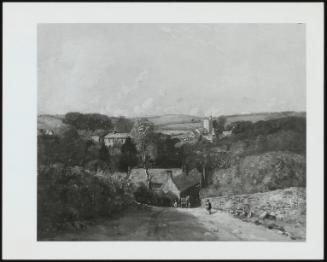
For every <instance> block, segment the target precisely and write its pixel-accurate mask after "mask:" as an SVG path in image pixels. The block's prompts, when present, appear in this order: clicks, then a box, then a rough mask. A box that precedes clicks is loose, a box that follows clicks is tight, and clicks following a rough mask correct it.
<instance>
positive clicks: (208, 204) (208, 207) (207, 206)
mask: <svg viewBox="0 0 327 262" xmlns="http://www.w3.org/2000/svg"><path fill="white" fill-rule="evenodd" d="M205 207H206V210H207V211H208V213H209V215H211V203H210V201H209V199H207V201H206V204H205Z"/></svg>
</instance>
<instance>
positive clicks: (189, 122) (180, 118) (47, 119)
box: [38, 111, 306, 132]
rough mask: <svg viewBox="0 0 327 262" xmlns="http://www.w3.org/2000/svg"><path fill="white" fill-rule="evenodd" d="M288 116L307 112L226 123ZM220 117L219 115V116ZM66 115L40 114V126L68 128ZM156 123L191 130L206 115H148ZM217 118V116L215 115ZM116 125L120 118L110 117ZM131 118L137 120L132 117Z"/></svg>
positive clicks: (247, 117) (163, 127) (228, 117)
mask: <svg viewBox="0 0 327 262" xmlns="http://www.w3.org/2000/svg"><path fill="white" fill-rule="evenodd" d="M288 116H298V117H305V116H306V113H305V112H291V111H290V112H271V113H269V112H268V113H251V114H237V115H226V116H225V117H226V125H228V124H230V123H232V122H236V121H251V122H257V121H260V120H269V119H275V118H282V117H288ZM217 117H218V116H217ZM63 118H64V115H39V116H38V128H45V129H54V130H53V131H54V132H56V130H58V128H59V129H60V128H67V127H68V125H66V124H64V123H63V121H62V119H63ZM146 118H147V119H149V120H150V121H151V122H152V123H153V124H154V125H155V128H156V130H157V131H160V130H165V131H167V130H176V131H189V130H194V129H196V128H200V127H202V125H203V124H202V121H203V119H205V117H200V116H192V115H184V114H167V115H160V116H149V117H146ZM214 118H216V116H214ZM110 119H111V120H112V122H113V124H114V126H115V125H116V123H117V121H118V119H119V118H117V117H110ZM130 120H132V121H133V120H135V119H134V118H130Z"/></svg>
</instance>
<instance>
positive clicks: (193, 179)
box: [161, 169, 201, 206]
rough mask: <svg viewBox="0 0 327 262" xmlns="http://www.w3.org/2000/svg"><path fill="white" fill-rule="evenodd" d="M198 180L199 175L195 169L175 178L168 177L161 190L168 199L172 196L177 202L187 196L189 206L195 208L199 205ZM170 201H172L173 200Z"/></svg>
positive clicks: (199, 178)
mask: <svg viewBox="0 0 327 262" xmlns="http://www.w3.org/2000/svg"><path fill="white" fill-rule="evenodd" d="M200 180H201V174H200V172H198V171H197V170H196V169H194V170H192V171H191V172H189V173H188V174H187V175H186V174H185V173H181V174H179V175H177V176H175V177H173V176H172V175H170V176H169V177H168V180H167V182H166V183H165V184H164V185H163V186H162V188H161V190H162V191H163V192H164V193H165V194H167V195H168V196H169V197H170V198H171V196H174V199H178V200H180V199H181V198H184V197H187V196H189V198H190V199H189V201H190V203H191V206H196V205H198V204H199V203H200V199H199V192H200ZM171 199H172V200H174V199H173V198H171Z"/></svg>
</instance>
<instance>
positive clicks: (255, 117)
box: [225, 111, 306, 125]
mask: <svg viewBox="0 0 327 262" xmlns="http://www.w3.org/2000/svg"><path fill="white" fill-rule="evenodd" d="M289 116H297V117H306V113H305V112H293V111H287V112H271V113H270V112H268V113H251V114H238V115H227V116H225V117H226V125H228V124H230V123H232V122H236V121H251V122H257V121H260V120H270V119H275V118H282V117H289Z"/></svg>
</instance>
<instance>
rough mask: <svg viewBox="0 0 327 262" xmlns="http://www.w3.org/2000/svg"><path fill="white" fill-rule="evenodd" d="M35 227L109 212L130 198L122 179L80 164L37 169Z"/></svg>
mask: <svg viewBox="0 0 327 262" xmlns="http://www.w3.org/2000/svg"><path fill="white" fill-rule="evenodd" d="M38 171H39V172H38V188H37V190H38V198H37V200H38V210H37V211H38V230H39V232H42V231H45V230H46V229H47V228H49V227H50V228H51V227H53V225H58V224H59V225H60V224H63V223H65V222H67V221H76V220H84V219H90V218H96V217H101V216H111V215H114V214H115V213H117V212H119V211H121V210H122V209H124V208H125V207H126V206H128V205H129V204H130V203H131V201H132V200H133V195H132V193H131V189H130V187H129V185H128V183H127V182H125V180H124V179H118V178H112V177H110V176H100V175H96V173H95V172H92V173H91V172H86V171H85V170H84V169H83V168H81V167H73V168H63V167H47V166H46V167H42V168H40V169H39V170H38Z"/></svg>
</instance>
